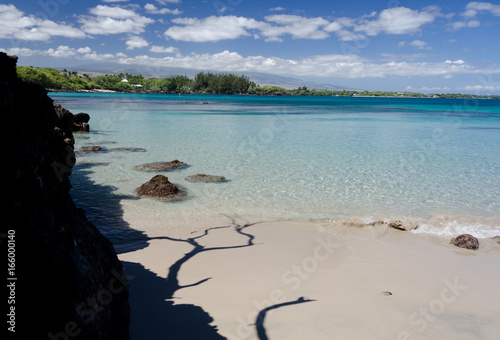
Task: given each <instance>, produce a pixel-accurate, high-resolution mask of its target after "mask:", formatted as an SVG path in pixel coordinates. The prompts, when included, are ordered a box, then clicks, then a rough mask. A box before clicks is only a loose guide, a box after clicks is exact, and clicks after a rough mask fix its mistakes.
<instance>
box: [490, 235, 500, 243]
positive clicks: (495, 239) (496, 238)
mask: <svg viewBox="0 0 500 340" xmlns="http://www.w3.org/2000/svg"><path fill="white" fill-rule="evenodd" d="M492 239H493V241H495V242H496V243H498V244H500V236H495V237H492Z"/></svg>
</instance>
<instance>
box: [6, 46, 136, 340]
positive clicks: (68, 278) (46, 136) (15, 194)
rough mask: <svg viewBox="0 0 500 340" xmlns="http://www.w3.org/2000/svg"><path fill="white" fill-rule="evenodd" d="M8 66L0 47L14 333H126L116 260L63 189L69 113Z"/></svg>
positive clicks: (69, 158) (70, 158)
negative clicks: (12, 251)
mask: <svg viewBox="0 0 500 340" xmlns="http://www.w3.org/2000/svg"><path fill="white" fill-rule="evenodd" d="M15 67H16V59H15V58H10V57H8V56H7V55H6V54H4V53H0V116H1V119H2V122H3V123H4V124H6V126H8V129H5V130H4V131H3V132H2V134H0V143H1V144H2V148H1V150H0V153H1V157H2V159H7V160H8V162H6V164H5V165H4V166H3V167H1V168H0V178H1V179H2V185H1V188H2V189H1V190H0V200H1V201H2V202H3V204H2V205H0V207H1V208H0V209H2V210H1V216H2V231H1V233H2V234H8V235H11V236H12V237H13V238H15V254H16V262H15V269H13V270H12V273H13V274H14V275H15V276H14V277H16V278H18V280H17V281H16V283H15V293H16V303H15V305H12V306H15V308H16V309H15V314H16V317H15V319H16V320H15V326H16V327H15V330H16V336H17V337H19V338H20V339H23V338H26V339H50V338H52V339H101V340H102V339H129V330H128V329H129V317H130V314H129V313H130V310H129V304H128V283H127V280H126V278H125V273H124V271H123V267H122V264H121V262H120V261H119V260H118V257H117V256H116V252H115V250H114V248H113V245H112V244H111V243H110V242H109V241H108V240H107V239H106V238H104V237H103V236H102V235H101V233H100V232H99V231H98V229H97V228H96V227H95V226H94V225H93V224H92V223H91V222H90V221H89V220H87V218H86V216H85V213H84V212H83V210H81V209H78V208H77V207H76V206H75V203H74V202H73V200H72V198H71V196H70V194H69V190H70V188H71V183H70V181H69V175H70V173H71V169H72V168H73V165H74V161H75V159H74V151H73V149H72V143H71V141H72V140H73V135H72V131H71V123H72V117H71V116H70V115H69V114H70V113H68V112H69V111H67V110H66V111H65V110H63V109H62V108H57V107H54V105H53V101H52V99H50V98H49V97H48V96H47V92H46V91H45V90H44V89H43V88H41V87H39V86H36V85H32V84H27V83H24V82H22V81H21V80H20V79H19V78H18V77H17V74H16V68H15ZM6 236H7V235H5V236H4V238H3V239H2V242H1V244H2V249H4V250H5V251H6V247H7V239H6ZM4 246H5V248H4Z"/></svg>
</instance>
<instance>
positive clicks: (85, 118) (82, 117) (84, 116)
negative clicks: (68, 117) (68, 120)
mask: <svg viewBox="0 0 500 340" xmlns="http://www.w3.org/2000/svg"><path fill="white" fill-rule="evenodd" d="M89 120H90V116H89V114H88V113H84V112H80V113H77V114H76V115H75V116H74V118H73V122H74V123H77V124H82V123H88V122H89Z"/></svg>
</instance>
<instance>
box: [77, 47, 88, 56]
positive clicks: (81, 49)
mask: <svg viewBox="0 0 500 340" xmlns="http://www.w3.org/2000/svg"><path fill="white" fill-rule="evenodd" d="M76 51H77V52H78V53H82V54H87V53H90V52H92V50H91V49H90V47H88V46H87V47H81V48H79V49H77V50H76Z"/></svg>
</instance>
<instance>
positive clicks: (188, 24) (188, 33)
mask: <svg viewBox="0 0 500 340" xmlns="http://www.w3.org/2000/svg"><path fill="white" fill-rule="evenodd" d="M172 22H173V23H174V24H178V25H183V26H172V27H170V28H169V29H167V30H166V31H165V33H164V34H165V36H166V37H167V38H170V39H174V40H182V41H193V42H204V41H219V40H226V39H236V38H239V37H241V36H249V35H250V33H249V32H248V31H247V29H253V28H258V27H262V26H263V24H262V23H260V22H258V21H256V20H254V19H248V18H244V17H235V16H222V17H216V16H210V17H207V18H205V19H201V20H200V19H195V18H176V19H173V20H172Z"/></svg>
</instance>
